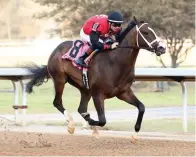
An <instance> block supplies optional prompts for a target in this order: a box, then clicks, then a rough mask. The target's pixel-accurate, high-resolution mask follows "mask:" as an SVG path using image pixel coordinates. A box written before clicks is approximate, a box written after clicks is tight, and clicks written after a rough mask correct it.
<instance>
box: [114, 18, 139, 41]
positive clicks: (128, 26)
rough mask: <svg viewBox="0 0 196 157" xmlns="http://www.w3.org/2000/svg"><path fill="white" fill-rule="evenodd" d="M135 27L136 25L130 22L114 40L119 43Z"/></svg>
mask: <svg viewBox="0 0 196 157" xmlns="http://www.w3.org/2000/svg"><path fill="white" fill-rule="evenodd" d="M136 25H137V23H136V21H135V20H132V21H130V22H129V24H128V25H127V27H126V28H125V29H124V30H123V31H122V32H121V33H120V34H119V35H118V36H117V37H116V40H117V41H118V42H120V43H121V42H122V41H123V39H124V38H125V36H126V35H127V34H128V33H129V31H130V30H131V29H132V28H133V27H135V26H136Z"/></svg>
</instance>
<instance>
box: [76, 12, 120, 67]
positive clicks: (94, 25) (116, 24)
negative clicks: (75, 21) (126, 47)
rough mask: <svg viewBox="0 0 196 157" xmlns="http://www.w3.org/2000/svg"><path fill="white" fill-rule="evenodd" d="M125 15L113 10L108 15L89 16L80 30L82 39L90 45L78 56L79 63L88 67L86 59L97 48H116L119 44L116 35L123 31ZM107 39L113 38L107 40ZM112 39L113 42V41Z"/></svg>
mask: <svg viewBox="0 0 196 157" xmlns="http://www.w3.org/2000/svg"><path fill="white" fill-rule="evenodd" d="M122 23H123V17H122V15H121V14H120V13H119V12H111V13H110V14H109V15H108V16H107V15H95V16H93V17H91V18H89V19H88V20H87V21H86V22H85V24H84V25H83V27H82V29H81V31H80V37H81V39H82V41H84V42H86V43H88V44H89V45H90V47H89V48H88V49H87V51H86V52H85V53H84V54H83V55H82V56H81V57H79V58H78V60H77V61H76V63H77V64H79V65H82V66H84V67H87V65H86V64H85V62H84V60H85V59H86V58H87V57H88V56H89V55H90V54H91V53H92V52H93V51H94V50H95V49H98V50H108V49H115V48H117V46H118V44H119V43H118V42H115V41H116V39H113V37H114V36H117V35H119V34H120V32H121V29H122V28H121V24H122ZM107 39H112V40H110V42H106V41H107ZM111 41H112V42H111Z"/></svg>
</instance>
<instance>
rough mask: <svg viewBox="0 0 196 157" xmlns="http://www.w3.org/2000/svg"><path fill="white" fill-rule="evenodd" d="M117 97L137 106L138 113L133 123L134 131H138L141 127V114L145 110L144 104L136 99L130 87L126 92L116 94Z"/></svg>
mask: <svg viewBox="0 0 196 157" xmlns="http://www.w3.org/2000/svg"><path fill="white" fill-rule="evenodd" d="M117 98H119V99H121V100H124V101H125V102H127V103H129V104H132V105H134V106H135V107H137V108H138V110H139V113H138V117H137V121H136V124H135V131H136V132H139V131H140V128H141V123H142V119H143V115H144V112H145V106H144V104H143V103H142V102H140V101H139V100H138V99H137V97H136V96H135V95H134V94H133V91H132V90H131V89H129V90H127V91H126V92H124V93H122V94H121V95H119V96H117Z"/></svg>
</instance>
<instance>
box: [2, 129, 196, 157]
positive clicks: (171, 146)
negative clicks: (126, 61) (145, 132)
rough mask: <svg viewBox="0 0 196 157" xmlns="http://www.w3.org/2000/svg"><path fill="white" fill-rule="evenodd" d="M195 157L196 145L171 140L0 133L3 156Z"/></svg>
mask: <svg viewBox="0 0 196 157" xmlns="http://www.w3.org/2000/svg"><path fill="white" fill-rule="evenodd" d="M9 155H12V156H15V155H20V156H24V155H25V156H30V155H31V156H32V155H34V156H37V155H38V156H47V155H48V156H55V155H59V156H64V155H68V156H80V155H83V156H84V155H85V156H125V155H126V156H157V155H160V156H194V155H195V143H194V142H186V141H182V142H181V141H171V140H149V139H148V140H147V139H146V140H145V139H139V140H138V141H137V143H136V144H133V143H131V140H130V138H128V137H123V138H122V137H121V138H120V137H100V138H99V139H96V138H94V137H92V136H86V135H65V134H63V135H61V134H58V135H55V134H46V133H24V132H3V131H2V132H0V156H9Z"/></svg>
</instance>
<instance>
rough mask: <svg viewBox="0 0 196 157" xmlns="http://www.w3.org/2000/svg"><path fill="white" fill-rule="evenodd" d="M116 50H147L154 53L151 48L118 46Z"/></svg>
mask: <svg viewBox="0 0 196 157" xmlns="http://www.w3.org/2000/svg"><path fill="white" fill-rule="evenodd" d="M117 48H125V49H136V50H139V49H145V50H149V51H154V49H153V48H150V47H137V46H118V47H117Z"/></svg>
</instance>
